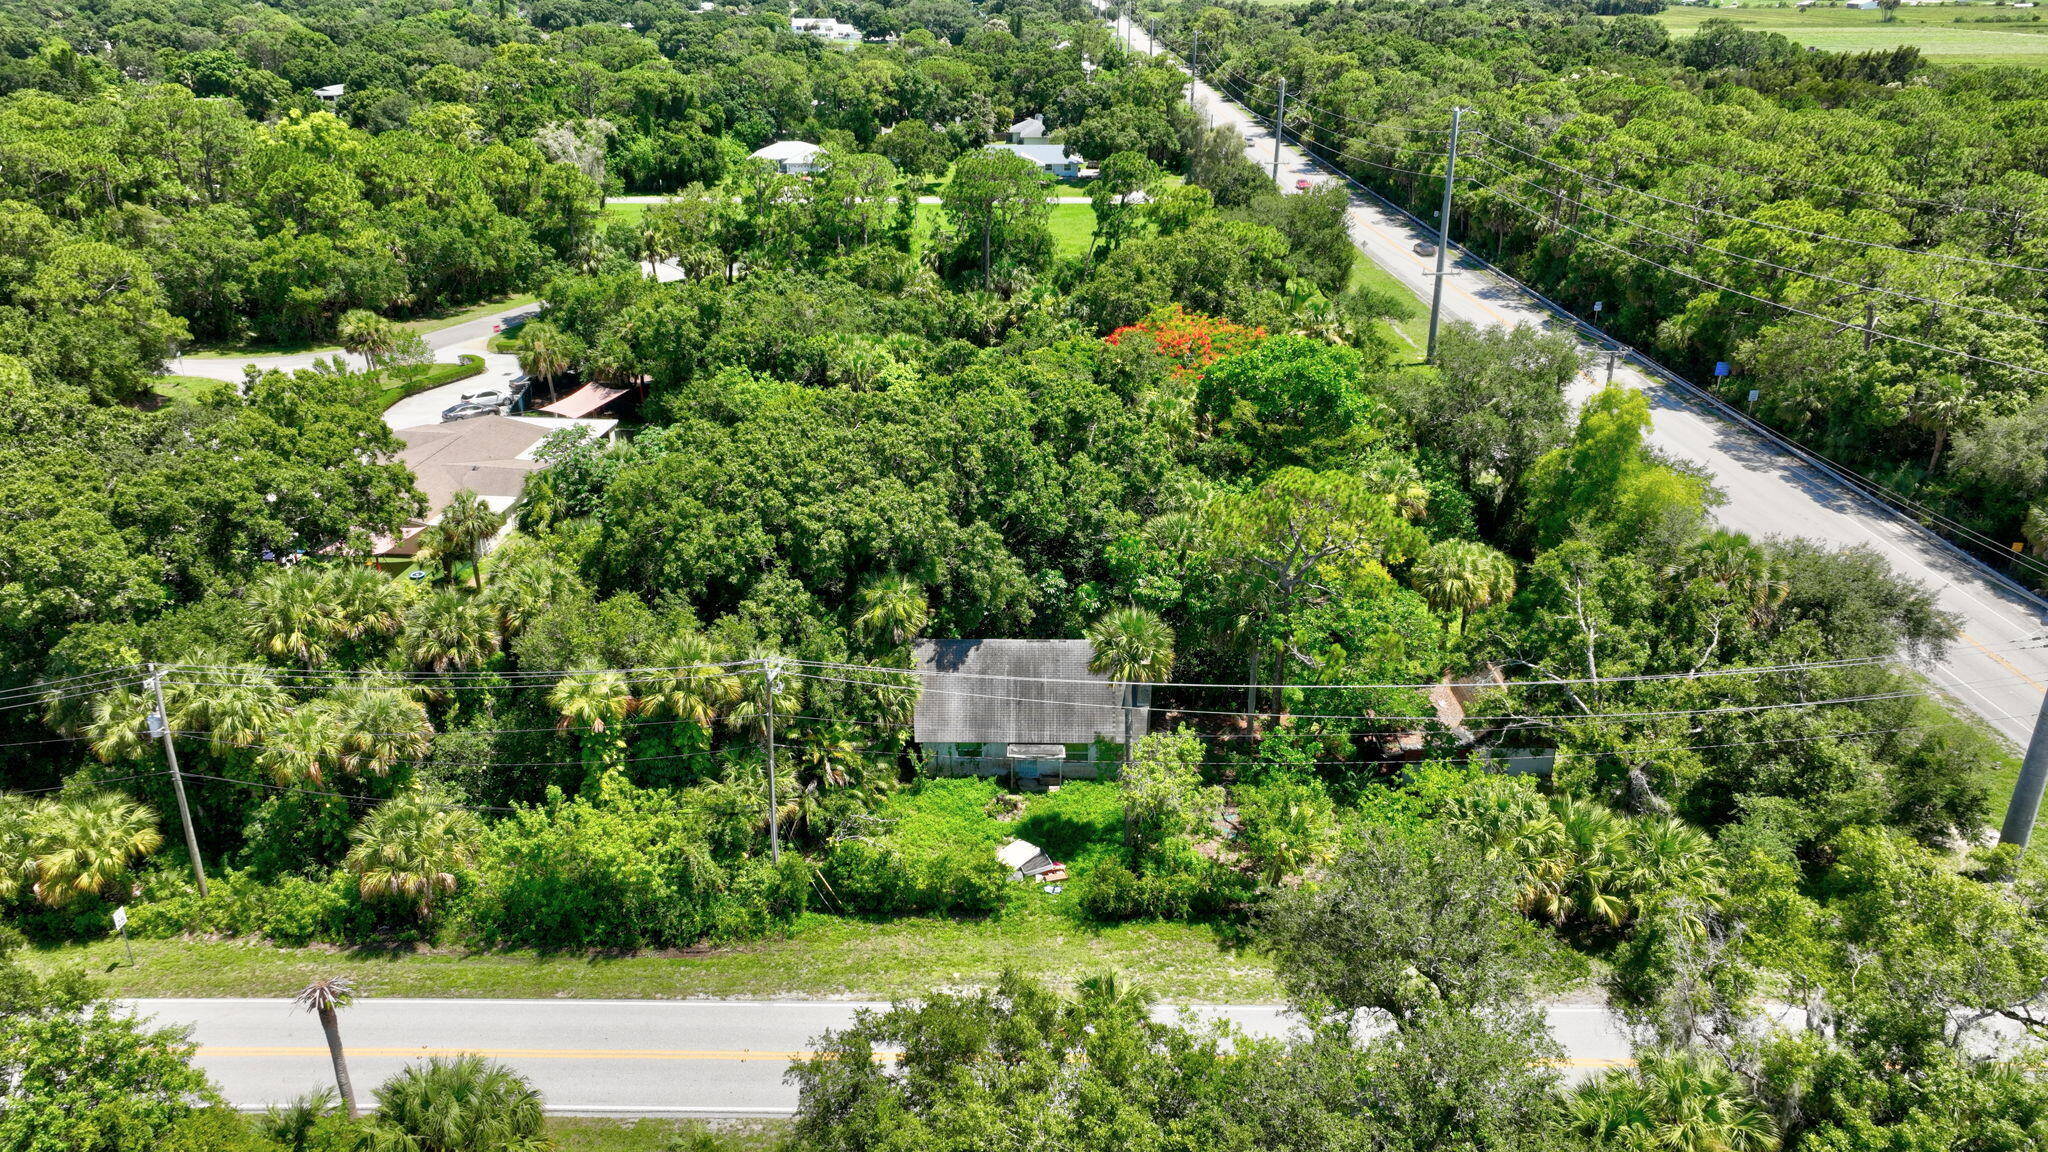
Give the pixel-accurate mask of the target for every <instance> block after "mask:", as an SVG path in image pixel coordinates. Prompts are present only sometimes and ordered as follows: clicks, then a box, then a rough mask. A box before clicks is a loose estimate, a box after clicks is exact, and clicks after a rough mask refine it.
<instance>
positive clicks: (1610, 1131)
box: [1565, 1053, 1778, 1152]
mask: <svg viewBox="0 0 2048 1152" xmlns="http://www.w3.org/2000/svg"><path fill="white" fill-rule="evenodd" d="M1565 1107H1566V1112H1567V1114H1568V1115H1569V1117H1570V1120H1571V1124H1572V1126H1573V1127H1574V1128H1576V1129H1577V1130H1578V1134H1579V1135H1581V1136H1583V1137H1586V1138H1587V1139H1589V1140H1590V1141H1591V1142H1592V1143H1591V1147H1593V1148H1596V1149H1602V1148H1613V1149H1626V1150H1634V1149H1639V1148H1640V1149H1649V1148H1655V1149H1668V1150H1670V1152H1773V1150H1775V1149H1776V1148H1777V1147H1778V1133H1777V1126H1776V1125H1775V1124H1774V1123H1773V1122H1772V1120H1771V1116H1770V1113H1769V1112H1768V1111H1766V1110H1765V1109H1764V1107H1763V1106H1762V1105H1761V1104H1759V1103H1758V1102H1757V1101H1756V1100H1755V1098H1753V1097H1751V1096H1750V1095H1749V1094H1748V1093H1747V1092H1745V1091H1744V1090H1743V1088H1742V1085H1741V1082H1740V1081H1738V1080H1737V1079H1736V1076H1735V1074H1734V1073H1733V1072H1730V1071H1729V1070H1728V1069H1727V1068H1726V1067H1725V1066H1723V1065H1721V1064H1718V1063H1714V1062H1711V1061H1710V1060H1708V1059H1707V1058H1705V1057H1702V1056H1700V1055H1697V1054H1694V1053H1680V1054H1660V1053H1646V1054H1644V1055H1642V1056H1641V1057H1639V1058H1638V1063H1637V1065H1636V1067H1635V1068H1633V1069H1620V1068H1617V1069H1614V1070H1613V1071H1610V1072H1608V1073H1607V1074H1606V1075H1605V1076H1602V1077H1601V1078H1600V1079H1598V1080H1594V1081H1591V1082H1589V1083H1586V1084H1581V1085H1579V1087H1578V1088H1577V1089H1575V1090H1574V1091H1573V1092H1572V1094H1571V1096H1570V1097H1569V1098H1568V1099H1567V1100H1566V1104H1565Z"/></svg>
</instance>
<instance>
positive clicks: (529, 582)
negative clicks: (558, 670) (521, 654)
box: [482, 545, 576, 652]
mask: <svg viewBox="0 0 2048 1152" xmlns="http://www.w3.org/2000/svg"><path fill="white" fill-rule="evenodd" d="M528 547H530V545H529V546H528ZM493 568H494V569H495V575H493V576H492V577H491V586H490V587H489V588H486V589H484V591H483V597H482V599H483V602H484V603H485V604H487V605H489V606H490V608H491V609H492V610H493V611H495V612H497V614H498V642H499V644H500V645H501V646H502V647H504V648H505V650H506V651H508V652H509V651H510V649H511V644H512V638H513V637H515V636H517V635H519V634H520V633H521V632H524V631H525V630H526V626H527V625H528V624H531V623H532V622H533V621H534V618H535V617H537V616H539V615H540V614H541V613H543V612H545V611H547V610H548V608H549V607H550V606H552V605H553V604H555V603H556V602H557V601H559V600H560V599H561V598H562V597H563V596H564V595H566V594H567V593H568V591H569V589H570V588H571V587H572V586H573V585H574V583H575V579H576V578H575V576H574V575H573V574H572V573H571V572H570V571H569V569H567V568H566V567H564V566H563V565H562V563H561V562H560V561H558V560H556V559H555V558H554V557H552V556H547V555H538V554H532V553H528V552H523V551H522V552H521V553H520V554H517V555H516V556H515V554H514V552H513V549H512V548H511V547H507V548H506V549H505V550H504V551H503V552H501V553H499V560H498V561H497V562H496V563H494V565H493Z"/></svg>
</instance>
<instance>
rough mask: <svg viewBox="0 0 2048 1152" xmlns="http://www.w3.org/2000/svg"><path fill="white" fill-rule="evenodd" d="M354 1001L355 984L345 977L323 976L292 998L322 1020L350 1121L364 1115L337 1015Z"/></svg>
mask: <svg viewBox="0 0 2048 1152" xmlns="http://www.w3.org/2000/svg"><path fill="white" fill-rule="evenodd" d="M355 998H356V985H355V981H353V980H350V979H349V978H348V977H346V976H323V977H321V978H320V979H318V980H315V981H313V982H312V983H311V984H308V985H306V986H305V987H304V988H302V989H300V990H299V994H298V995H297V996H294V997H292V1002H293V1003H295V1004H297V1005H298V1006H299V1007H301V1008H304V1009H305V1010H306V1011H308V1012H311V1013H313V1014H314V1015H316V1016H318V1017H320V1030H321V1031H322V1032H325V1033H326V1034H327V1056H328V1058H329V1059H331V1060H333V1061H334V1086H335V1087H336V1088H338V1089H340V1091H341V1103H342V1106H343V1107H345V1108H347V1109H348V1116H349V1119H351V1120H353V1119H355V1118H356V1117H357V1116H359V1115H361V1114H362V1113H361V1112H359V1111H357V1109H356V1086H355V1084H354V1083H352V1082H351V1081H350V1080H349V1078H348V1058H347V1057H346V1056H345V1055H344V1054H343V1053H342V1050H341V1020H340V1018H339V1017H338V1016H337V1015H336V1013H337V1012H338V1011H339V1010H340V1009H343V1008H346V1007H348V1006H349V1005H350V1004H352V1003H354V1002H355Z"/></svg>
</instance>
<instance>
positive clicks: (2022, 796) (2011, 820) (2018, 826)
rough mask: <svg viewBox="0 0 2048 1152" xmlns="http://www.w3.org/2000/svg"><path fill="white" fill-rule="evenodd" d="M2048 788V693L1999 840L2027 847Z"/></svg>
mask: <svg viewBox="0 0 2048 1152" xmlns="http://www.w3.org/2000/svg"><path fill="white" fill-rule="evenodd" d="M2044 787H2048V696H2043V697H2041V713H2040V715H2039V716H2037V717H2035V718H2034V736H2033V738H2032V739H2031V740H2028V741H2027V757H2026V759H2024V760H2022V761H2020V778H2019V779H2018V780H2017V781H2015V782H2014V783H2013V786H2012V803H2010V804H2008V805H2006V806H2005V827H2003V828H2001V829H1999V832H1998V842H1999V843H2000V844H2012V845H2015V846H2017V847H2019V848H2021V849H2024V848H2026V846H2027V840H2028V838H2029V837H2031V836H2032V835H2033V834H2034V818H2035V817H2037V816H2039V815H2040V814H2041V792H2042V789H2043V788H2044Z"/></svg>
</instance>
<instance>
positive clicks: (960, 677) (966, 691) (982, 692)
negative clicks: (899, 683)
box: [911, 640, 1151, 784]
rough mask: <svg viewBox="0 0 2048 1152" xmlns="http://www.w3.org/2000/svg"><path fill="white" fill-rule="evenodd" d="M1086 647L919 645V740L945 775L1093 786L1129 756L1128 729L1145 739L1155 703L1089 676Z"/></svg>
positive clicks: (1138, 690) (915, 653)
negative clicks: (1104, 768) (1102, 770)
mask: <svg viewBox="0 0 2048 1152" xmlns="http://www.w3.org/2000/svg"><path fill="white" fill-rule="evenodd" d="M1094 655H1095V648H1094V645H1092V644H1090V643H1088V641H1086V640H920V641H918V642H917V643H916V644H915V645H914V646H913V647H912V649H911V665H912V674H913V675H915V676H916V677H917V679H918V685H919V687H920V688H921V689H922V691H921V692H920V693H919V695H918V700H917V710H916V714H915V716H914V717H913V720H912V729H913V734H914V735H915V737H916V739H917V742H918V744H919V745H920V746H921V747H922V748H923V749H924V753H925V757H926V760H927V762H928V763H929V764H930V765H931V766H932V768H933V769H934V770H935V771H937V772H940V773H942V774H946V775H976V776H1007V777H1010V778H1011V779H1012V780H1013V781H1014V782H1016V783H1018V784H1023V783H1026V782H1033V783H1038V784H1046V783H1052V782H1055V781H1058V780H1063V779H1064V780H1074V779H1080V780H1092V779H1094V778H1095V777H1096V775H1097V773H1098V770H1099V767H1100V766H1101V765H1102V764H1104V763H1111V764H1113V763H1115V762H1117V761H1118V760H1120V759H1121V758H1122V751H1123V743H1124V738H1125V737H1124V733H1125V730H1126V728H1125V725H1126V723H1127V722H1128V725H1129V731H1130V734H1131V736H1130V738H1131V739H1132V740H1134V741H1135V740H1137V739H1138V738H1140V737H1142V736H1144V734H1145V730H1146V726H1147V724H1148V723H1149V722H1150V714H1151V695H1150V688H1149V687H1148V686H1146V685H1134V686H1133V689H1132V691H1133V694H1132V696H1131V698H1130V706H1129V707H1126V697H1125V687H1124V685H1122V684H1119V683H1117V682H1115V681H1113V680H1110V679H1109V678H1107V677H1105V676H1103V675H1101V674H1100V673H1096V672H1091V671H1089V670H1088V662H1089V661H1090V660H1091V659H1093V658H1094Z"/></svg>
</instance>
